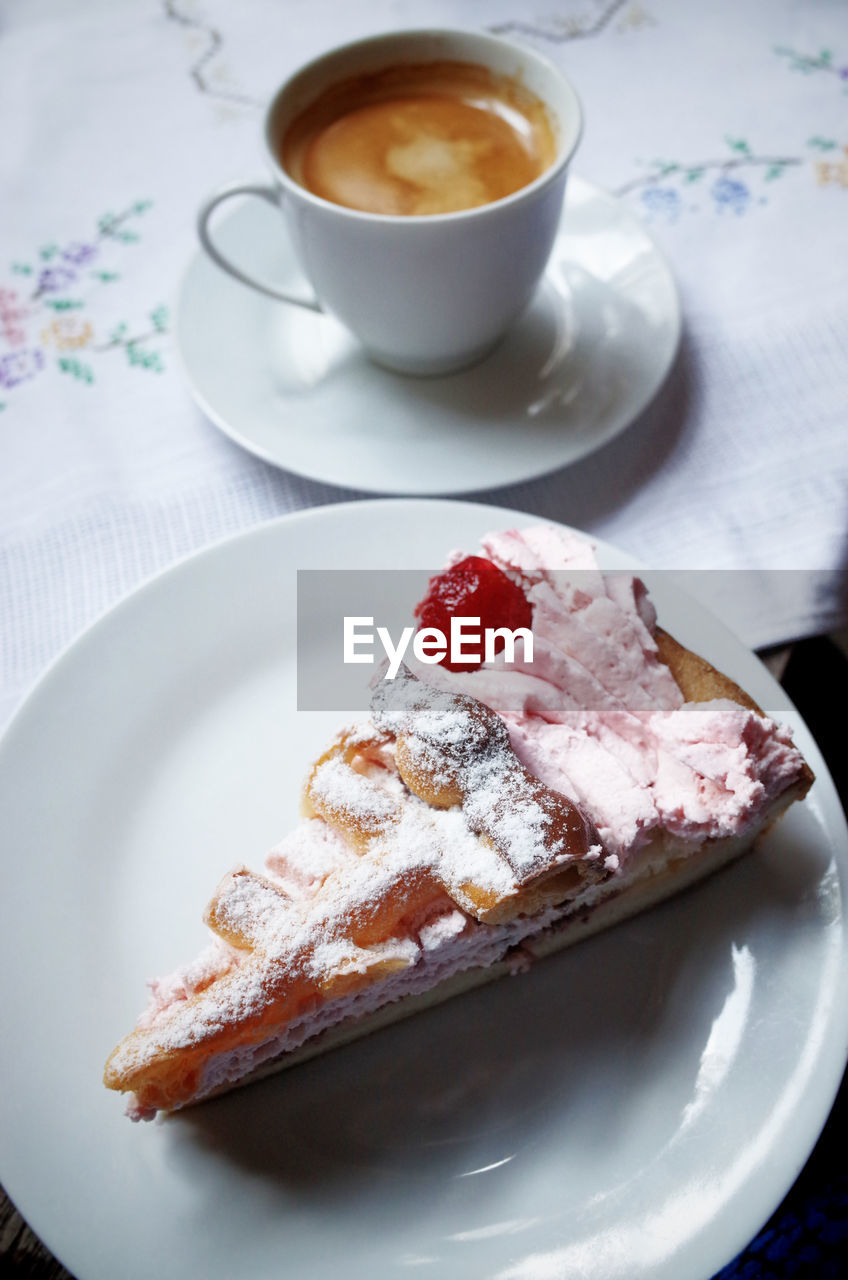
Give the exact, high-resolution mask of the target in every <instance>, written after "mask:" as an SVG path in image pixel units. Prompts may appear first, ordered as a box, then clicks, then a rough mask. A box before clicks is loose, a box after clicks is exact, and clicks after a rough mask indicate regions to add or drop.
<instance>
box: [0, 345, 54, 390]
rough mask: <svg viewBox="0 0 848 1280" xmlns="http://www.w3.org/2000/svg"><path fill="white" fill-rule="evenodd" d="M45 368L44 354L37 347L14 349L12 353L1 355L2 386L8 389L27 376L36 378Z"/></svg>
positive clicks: (0, 385)
mask: <svg viewBox="0 0 848 1280" xmlns="http://www.w3.org/2000/svg"><path fill="white" fill-rule="evenodd" d="M43 368H44V356H43V354H42V352H40V351H39V350H37V349H36V348H30V349H29V350H28V351H13V352H12V353H11V354H10V355H7V356H0V387H5V388H6V390H7V391H8V390H9V389H10V388H11V387H16V386H17V385H18V383H19V382H26V380H27V378H34V377H35V375H36V374H37V373H40V372H41V370H42V369H43Z"/></svg>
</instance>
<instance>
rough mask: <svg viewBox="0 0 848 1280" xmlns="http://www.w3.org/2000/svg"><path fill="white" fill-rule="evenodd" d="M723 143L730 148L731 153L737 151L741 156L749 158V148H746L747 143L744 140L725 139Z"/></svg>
mask: <svg viewBox="0 0 848 1280" xmlns="http://www.w3.org/2000/svg"><path fill="white" fill-rule="evenodd" d="M725 142H726V143H727V145H728V146H729V147H730V150H731V151H737V152H738V153H739V154H740V155H743V156H749V155H750V154H751V148H750V147H749V146H748V143H747V142H746V141H745V139H744V138H730V137H725Z"/></svg>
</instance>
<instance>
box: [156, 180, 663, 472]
mask: <svg viewBox="0 0 848 1280" xmlns="http://www.w3.org/2000/svg"><path fill="white" fill-rule="evenodd" d="M216 235H217V237H218V238H219V240H220V243H221V245H222V246H223V248H224V249H225V250H226V251H228V252H229V253H230V255H231V256H232V257H233V258H234V259H235V260H236V261H238V262H239V263H240V264H241V265H243V266H244V267H245V268H246V269H247V270H248V271H251V272H252V273H253V274H254V275H259V276H260V277H261V278H263V279H268V280H271V281H274V280H276V281H277V283H278V284H280V285H281V286H282V285H284V284H286V283H288V284H289V285H294V286H295V287H296V284H297V279H298V274H297V268H296V266H295V263H294V260H293V257H292V254H291V250H290V247H289V245H288V242H287V240H286V235H285V231H284V229H283V226H282V222H281V219H280V217H279V215H278V214H277V213H276V212H275V211H274V210H273V209H272V208H270V207H269V206H268V205H266V204H265V202H264V201H259V200H253V201H249V200H248V201H245V202H244V203H243V204H242V205H240V206H238V208H237V210H236V211H235V212H234V213H233V214H232V215H231V216H230V217H229V218H228V219H224V220H223V221H222V224H221V226H220V228H218V229H216ZM375 287H379V284H378V282H377V283H375ZM679 336H680V312H679V306H678V300H677V292H676V289H675V284H674V280H673V278H672V275H671V272H670V271H669V268H668V266H667V265H666V263H665V261H664V259H663V258H662V256H661V255H660V253H659V251H658V249H657V248H656V246H655V244H654V243H653V241H652V240H651V238H650V237H649V235H648V234H647V232H646V231H645V229H644V227H643V226H642V224H641V223H640V222H639V221H638V220H637V219H636V218H635V217H634V216H633V214H632V213H631V212H630V211H629V210H628V209H627V208H626V206H625V205H623V204H621V203H620V202H619V201H617V200H615V199H613V197H611V196H609V195H606V194H605V193H604V192H602V191H600V190H598V188H597V187H594V186H591V185H590V184H589V183H588V182H584V181H581V180H580V179H579V178H569V183H568V187H567V194H566V208H565V214H564V218H563V224H562V229H561V232H560V234H559V236H558V238H557V241H556V244H555V246H554V250H553V254H552V257H551V262H550V265H549V268H548V271H547V273H546V276H545V278H544V281H543V283H542V286H541V288H540V290H539V291H538V293H537V295H536V298H535V299H534V301H533V303H532V304H531V306H530V308H529V309H528V311H527V312H526V313H525V315H524V317H523V318H522V319H521V320H520V321H519V323H518V324H517V325H516V326H515V328H514V329H513V330H512V332H511V333H510V334H509V335H508V336H507V337H506V339H505V340H504V341H503V342H502V343H501V345H500V346H499V347H498V348H497V350H496V351H495V352H493V354H492V355H491V356H490V357H489V358H488V359H487V360H485V361H484V362H483V363H482V364H478V365H476V366H475V367H474V368H473V369H470V370H468V371H466V372H464V373H457V374H452V375H451V376H450V377H442V378H410V377H404V376H402V375H400V374H395V373H390V372H387V371H386V370H384V369H380V368H378V367H377V366H376V365H375V364H372V363H371V361H370V360H368V359H367V357H366V356H365V355H364V354H363V353H362V350H361V349H360V348H359V347H358V345H357V344H356V342H355V341H354V339H353V338H352V337H350V335H349V334H348V333H347V331H346V330H345V329H343V328H342V326H341V325H340V324H339V323H338V322H337V321H336V320H334V319H332V318H330V317H328V316H322V315H317V314H315V313H313V312H307V311H303V310H302V309H301V308H299V307H292V306H286V304H285V303H279V302H274V301H273V300H271V299H269V298H266V297H264V296H263V295H262V294H260V293H257V292H256V291H255V290H253V289H249V288H247V287H246V286H244V285H241V284H238V283H237V282H236V281H234V280H233V279H231V277H230V276H228V275H226V274H225V273H224V272H223V271H221V270H220V269H219V268H218V267H216V266H215V265H214V264H213V263H211V262H210V261H209V260H208V259H207V258H206V256H205V255H204V254H202V253H201V252H200V251H198V254H197V256H196V257H195V258H194V260H193V261H192V263H191V266H190V268H189V270H188V273H187V275H186V277H185V280H184V282H183V286H182V291H181V294H180V298H179V302H178V306H177V319H176V339H177V347H178V350H179V351H180V354H181V357H182V363H183V367H184V370H185V373H186V376H187V378H188V382H189V385H190V387H191V390H192V392H193V394H194V397H195V399H196V400H197V402H198V404H199V405H200V407H201V409H202V410H203V411H204V413H206V414H207V415H208V417H209V418H211V420H212V421H213V422H214V423H215V424H216V425H217V426H218V427H220V428H221V430H222V431H224V432H225V433H226V434H227V435H228V436H230V437H231V438H232V439H233V440H235V441H236V443H237V444H240V445H242V446H243V447H244V448H245V449H248V450H249V451H250V452H251V453H254V454H256V455H258V457H260V458H264V459H265V461H266V462H271V463H274V464H275V465H276V466H279V467H285V468H286V469H287V470H289V471H296V472H298V473H300V474H301V475H305V476H310V477H311V478H312V479H314V480H322V481H326V482H329V483H330V484H336V485H345V486H348V487H350V488H354V489H362V490H365V491H368V492H371V493H407V494H431V493H463V492H470V491H472V490H481V489H489V488H494V487H495V486H497V485H505V484H512V483H515V482H517V481H519V480H526V479H529V478H530V477H533V476H539V475H543V474H545V473H546V472H548V471H553V470H554V469H555V468H557V467H561V466H565V465H566V464H567V463H572V462H576V461H577V459H578V458H582V457H583V456H584V455H585V454H587V453H590V452H591V451H592V450H593V449H597V448H598V447H599V446H600V445H602V444H605V443H606V442H607V441H609V440H611V439H613V437H614V436H616V435H618V433H619V432H620V431H623V430H624V428H625V427H627V426H628V425H629V424H630V423H631V422H632V421H633V420H634V418H636V417H637V415H638V414H639V413H640V412H641V411H642V409H644V408H645V406H646V405H647V404H648V402H649V401H650V399H651V398H652V396H653V395H654V393H655V392H656V391H657V389H658V388H659V386H660V384H661V383H662V381H663V379H664V378H665V375H666V373H667V372H668V369H669V366H670V364H671V361H672V359H673V356H674V353H675V351H676V349H677V344H678V340H679Z"/></svg>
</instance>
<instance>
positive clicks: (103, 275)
mask: <svg viewBox="0 0 848 1280" xmlns="http://www.w3.org/2000/svg"><path fill="white" fill-rule="evenodd" d="M91 274H92V276H93V278H94V279H95V280H99V281H100V282H101V284H112V282H113V281H115V280H120V278H121V277H120V275H119V274H118V272H117V271H92V273H91Z"/></svg>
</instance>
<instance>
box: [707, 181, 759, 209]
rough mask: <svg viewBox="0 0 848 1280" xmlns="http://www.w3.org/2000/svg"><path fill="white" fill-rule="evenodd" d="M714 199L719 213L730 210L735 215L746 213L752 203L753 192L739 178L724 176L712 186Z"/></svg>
mask: <svg viewBox="0 0 848 1280" xmlns="http://www.w3.org/2000/svg"><path fill="white" fill-rule="evenodd" d="M711 194H712V197H713V199H714V200H715V202H716V206H717V208H718V209H719V211H721V210H723V209H730V210H732V212H733V213H736V214H739V213H744V212H745V210H746V209H747V208H748V205H749V204H750V202H751V192H750V191H749V190H748V188H747V187H746V186H745V183H744V182H740V181H739V180H738V178H730V177H728V175H727V174H726V173H725V174H722V175H721V177H720V178H716V180H715V182H714V183H713V185H712V191H711Z"/></svg>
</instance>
